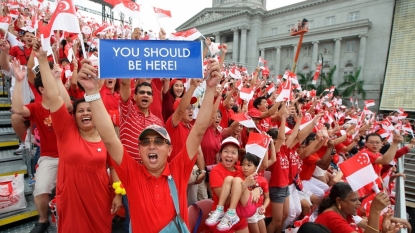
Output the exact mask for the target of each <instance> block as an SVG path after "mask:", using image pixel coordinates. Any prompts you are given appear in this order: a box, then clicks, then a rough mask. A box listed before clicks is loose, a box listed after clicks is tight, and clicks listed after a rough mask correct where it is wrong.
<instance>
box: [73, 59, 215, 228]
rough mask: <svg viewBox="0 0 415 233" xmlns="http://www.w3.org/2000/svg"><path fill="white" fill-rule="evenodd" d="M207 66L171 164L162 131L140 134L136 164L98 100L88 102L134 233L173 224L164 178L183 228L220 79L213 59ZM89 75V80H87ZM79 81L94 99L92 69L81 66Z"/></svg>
mask: <svg viewBox="0 0 415 233" xmlns="http://www.w3.org/2000/svg"><path fill="white" fill-rule="evenodd" d="M210 62H211V63H210V64H209V65H208V67H207V73H210V78H209V79H208V80H207V81H206V92H205V96H204V99H203V103H202V105H201V106H202V107H201V108H200V112H199V115H198V118H197V121H196V123H195V124H194V126H193V127H192V129H191V131H190V134H189V136H188V137H187V141H186V144H185V145H184V146H183V148H182V150H180V152H179V153H178V154H177V155H176V156H175V158H174V159H173V160H172V161H171V163H170V164H169V163H168V162H167V158H168V157H169V156H170V155H171V153H172V149H173V148H172V146H171V143H170V139H171V138H170V136H169V135H168V133H167V131H166V129H164V128H163V127H160V126H157V125H156V126H149V127H147V128H146V130H144V131H142V133H141V134H140V137H139V143H138V145H139V146H138V149H139V150H140V155H141V158H142V162H143V164H139V163H136V162H135V161H134V160H133V159H132V158H131V157H130V156H129V155H128V152H127V151H126V150H125V149H124V148H123V145H122V144H121V142H120V140H119V139H118V138H117V135H116V134H115V132H114V130H113V125H112V122H111V120H110V119H109V117H108V116H107V114H106V110H105V107H104V105H103V103H102V101H101V100H100V99H99V98H94V99H96V100H95V101H94V100H92V101H90V102H89V103H90V106H91V111H92V114H93V115H94V118H93V121H94V124H95V127H96V128H97V130H98V133H99V134H100V136H101V139H102V141H103V142H104V143H105V146H106V147H107V149H108V154H109V155H110V156H111V160H112V162H113V164H114V168H115V170H116V172H117V174H118V176H119V178H120V180H121V181H122V184H123V186H124V187H125V190H126V192H127V193H128V196H129V197H130V203H131V209H130V214H131V225H132V231H133V232H160V231H161V230H162V229H163V228H164V227H165V226H166V225H168V224H169V223H171V221H172V220H173V219H175V216H176V211H175V208H174V204H173V200H172V196H171V194H170V193H171V192H170V188H169V184H168V179H169V180H173V181H174V183H175V185H176V187H177V188H176V190H177V192H178V201H179V210H180V216H181V217H182V219H183V220H184V222H186V223H188V216H187V213H188V211H187V195H186V193H187V182H188V180H189V176H190V172H191V170H192V168H193V165H194V163H195V160H196V159H195V155H196V153H197V151H198V148H199V145H200V142H201V141H202V138H203V134H204V133H205V131H206V129H207V127H209V123H210V117H211V113H212V108H213V104H212V103H213V97H214V95H215V89H216V86H217V85H218V83H219V80H220V78H221V74H220V69H219V66H218V64H217V62H216V61H215V60H213V59H212V60H211V61H210ZM88 74H90V75H91V76H90V77H88ZM78 78H79V79H80V80H79V82H80V83H81V84H82V85H83V87H84V88H85V92H86V95H87V96H91V95H94V97H99V93H98V88H97V83H96V81H95V80H94V78H97V73H96V70H95V69H94V68H93V67H92V66H91V65H89V64H87V63H84V65H83V68H82V69H81V72H80V74H79V76H78ZM169 182H171V181H169ZM172 191H174V190H172Z"/></svg>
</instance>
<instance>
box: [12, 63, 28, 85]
mask: <svg viewBox="0 0 415 233" xmlns="http://www.w3.org/2000/svg"><path fill="white" fill-rule="evenodd" d="M12 68H13V72H14V77H15V78H16V80H18V81H23V79H24V78H25V77H26V73H27V68H26V66H21V65H20V61H19V60H18V59H16V58H13V60H12Z"/></svg>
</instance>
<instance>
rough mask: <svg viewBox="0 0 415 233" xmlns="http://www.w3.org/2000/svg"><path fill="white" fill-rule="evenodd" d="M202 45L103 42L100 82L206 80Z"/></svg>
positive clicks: (154, 41) (184, 42) (196, 42)
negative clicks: (102, 80) (122, 79)
mask: <svg viewBox="0 0 415 233" xmlns="http://www.w3.org/2000/svg"><path fill="white" fill-rule="evenodd" d="M202 49H203V46H202V42H201V41H171V40H170V41H169V40H100V41H99V46H98V51H99V65H98V70H99V76H100V78H203V68H202V63H203V51H202Z"/></svg>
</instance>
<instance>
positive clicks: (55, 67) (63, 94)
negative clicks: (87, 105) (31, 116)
mask: <svg viewBox="0 0 415 233" xmlns="http://www.w3.org/2000/svg"><path fill="white" fill-rule="evenodd" d="M52 73H53V76H54V77H55V80H56V84H57V85H58V88H59V94H60V96H61V97H62V99H63V102H64V103H65V106H66V109H68V112H72V102H71V98H70V97H69V94H68V91H66V88H65V86H64V85H63V83H62V80H61V74H62V69H61V68H60V66H59V65H58V64H54V65H53V70H52Z"/></svg>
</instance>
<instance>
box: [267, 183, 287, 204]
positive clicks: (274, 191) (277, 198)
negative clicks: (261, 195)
mask: <svg viewBox="0 0 415 233" xmlns="http://www.w3.org/2000/svg"><path fill="white" fill-rule="evenodd" d="M288 196H290V191H289V190H288V186H285V187H283V188H280V187H269V198H270V200H271V202H274V203H284V202H285V198H286V197H288Z"/></svg>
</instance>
